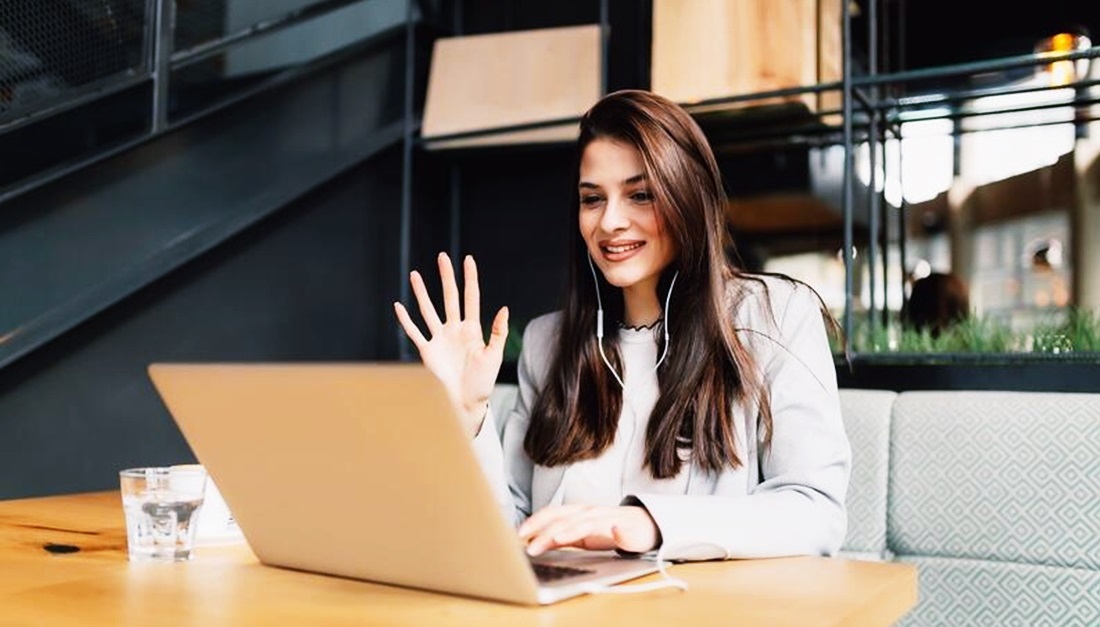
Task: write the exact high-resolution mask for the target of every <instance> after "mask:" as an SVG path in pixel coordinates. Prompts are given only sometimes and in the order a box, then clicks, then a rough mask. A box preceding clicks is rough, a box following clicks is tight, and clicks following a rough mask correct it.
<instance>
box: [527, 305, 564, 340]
mask: <svg viewBox="0 0 1100 627" xmlns="http://www.w3.org/2000/svg"><path fill="white" fill-rule="evenodd" d="M561 316H562V312H561V311H551V312H549V313H544V314H541V315H538V316H535V317H534V318H531V321H530V322H528V323H527V326H526V327H525V328H524V330H523V335H524V336H525V337H544V336H553V335H555V334H557V332H558V327H559V326H561Z"/></svg>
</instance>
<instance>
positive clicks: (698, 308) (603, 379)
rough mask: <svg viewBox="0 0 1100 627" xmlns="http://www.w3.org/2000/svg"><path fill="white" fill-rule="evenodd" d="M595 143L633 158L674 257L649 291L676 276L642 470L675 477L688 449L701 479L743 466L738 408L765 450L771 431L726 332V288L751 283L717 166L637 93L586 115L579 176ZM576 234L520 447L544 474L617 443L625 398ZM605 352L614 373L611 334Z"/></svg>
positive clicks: (746, 364) (695, 129)
mask: <svg viewBox="0 0 1100 627" xmlns="http://www.w3.org/2000/svg"><path fill="white" fill-rule="evenodd" d="M599 138H604V139H610V140H613V141H616V142H620V143H623V144H625V145H628V146H632V147H634V148H635V149H637V150H638V151H639V153H640V154H641V156H642V159H643V162H644V164H645V170H646V175H647V177H648V180H649V182H650V186H651V192H652V193H653V195H654V197H655V200H656V202H655V207H656V209H655V210H656V211H657V212H658V223H659V224H660V225H661V228H662V229H663V230H664V231H665V232H666V233H667V234H668V236H669V237H670V238H671V239H672V241H673V242H675V250H676V251H677V253H676V258H675V259H674V260H673V261H672V263H671V264H669V267H667V268H666V269H665V271H664V272H663V274H662V277H661V279H660V281H659V282H658V288H657V290H658V294H660V295H663V294H665V293H666V291H667V290H668V289H669V283H670V281H671V277H672V273H673V272H676V271H678V272H679V275H678V277H677V278H676V286H675V287H676V289H675V293H673V294H672V304H671V305H670V307H669V309H670V310H671V313H669V314H668V315H667V316H666V319H665V320H664V321H663V324H667V325H669V328H668V330H669V333H670V337H671V338H672V345H671V346H670V348H669V352H668V356H667V358H666V361H665V362H664V363H663V364H662V366H661V368H660V370H659V371H658V373H657V377H658V386H659V395H658V399H657V403H656V406H655V407H654V408H653V412H652V414H651V416H650V420H649V426H648V428H647V430H646V436H645V437H646V440H645V451H646V453H645V465H646V467H648V469H649V470H650V472H651V474H652V476H653V477H654V478H657V479H662V478H669V477H673V476H675V475H676V474H678V473H679V472H680V469H681V464H682V460H681V458H680V456H679V455H678V454H677V448H678V447H679V448H681V449H684V448H689V449H690V451H691V456H692V458H693V460H694V463H695V464H697V465H698V466H699V467H701V468H702V469H705V470H707V471H713V472H718V471H721V470H722V469H723V468H727V467H733V468H737V467H739V466H740V465H741V464H742V463H743V461H744V460H742V459H741V458H740V457H739V456H738V454H737V442H736V436H735V433H736V432H735V428H734V413H733V408H734V406H735V405H737V404H742V403H748V404H751V403H752V402H754V401H755V406H756V408H757V410H758V411H759V414H760V421H761V422H760V425H761V430H762V434H761V435H762V438H763V441H764V445H765V446H767V445H768V444H769V443H770V440H771V431H772V422H771V409H770V405H769V398H768V394H767V390H766V388H765V386H764V383H763V380H762V377H761V375H760V372H759V371H758V368H757V364H756V363H755V361H754V360H753V358H752V356H751V355H750V354H749V352H748V350H747V349H746V348H745V346H744V344H743V343H742V342H741V340H740V339H739V338H738V337H737V334H736V332H735V329H734V325H733V319H732V312H731V306H736V304H734V303H733V302H731V298H730V293H729V292H728V291H727V287H728V286H729V285H730V281H731V280H736V279H745V280H754V279H753V278H752V277H750V276H749V275H746V274H743V273H741V272H740V271H739V270H738V269H737V268H736V266H735V265H734V264H733V263H731V261H730V258H729V257H728V254H729V250H730V248H731V247H732V243H731V242H730V238H729V234H728V230H727V227H726V218H725V205H726V193H725V189H724V187H723V185H722V177H721V174H720V172H719V169H718V164H717V162H716V161H715V158H714V154H713V152H712V151H711V149H710V145H709V143H708V142H707V139H706V137H705V136H704V134H703V132H702V130H701V129H700V128H699V126H698V125H697V124H696V123H695V121H694V120H693V119H692V118H691V116H690V115H689V114H688V113H687V112H686V111H684V110H683V109H682V108H681V107H679V106H678V105H676V104H675V103H673V102H671V101H669V100H667V99H665V98H663V97H661V96H658V95H656V94H653V93H650V92H646V91H639V90H624V91H618V92H615V93H612V94H609V95H607V96H605V97H603V98H602V99H601V100H600V101H599V102H597V103H596V104H595V105H594V106H593V107H592V108H591V109H590V110H589V111H588V112H587V113H585V115H584V116H583V117H582V119H581V123H580V136H579V139H578V142H577V152H576V156H577V160H578V168H577V170H578V171H579V159H580V155H582V154H583V153H584V150H585V148H586V147H587V146H588V145H589V144H590V143H591V142H592V141H593V140H595V139H599ZM578 202H579V201H578ZM574 210H575V211H577V210H579V205H574ZM574 215H575V214H574ZM573 232H574V235H573V238H572V249H573V250H572V254H571V261H570V271H569V272H570V275H569V285H568V289H567V291H566V297H565V305H564V311H563V314H562V316H561V323H560V327H559V329H558V333H559V335H558V337H557V344H556V348H555V350H554V355H553V357H552V362H551V367H550V371H549V375H548V378H547V381H546V383H545V385H544V386H543V389H542V391H541V392H540V393H539V395H538V398H537V400H536V401H535V403H534V407H533V408H532V411H531V422H530V426H529V427H528V430H527V435H526V439H525V440H524V450H525V451H526V452H527V454H528V456H530V458H531V459H532V460H533V461H534V462H535V463H538V464H541V465H544V466H555V465H559V464H566V463H570V462H574V461H579V460H583V459H589V458H592V457H595V456H597V455H598V454H599V453H600V452H602V451H603V450H605V449H606V448H607V447H608V446H610V445H611V443H612V442H613V441H614V439H615V432H616V428H617V425H618V420H619V414H620V412H621V410H622V395H621V392H622V391H621V390H620V389H619V386H618V383H617V382H616V381H615V380H614V379H613V378H612V376H611V374H610V373H609V372H608V370H607V368H606V367H605V366H604V364H603V362H602V360H601V358H600V355H599V348H598V345H597V340H596V333H595V329H596V309H597V301H596V290H595V287H594V286H593V284H592V281H593V278H592V275H591V273H590V269H589V265H588V257H587V254H588V253H587V248H586V247H585V243H584V241H583V238H582V237H581V234H580V233H579V229H576V228H574V229H573ZM597 275H599V273H597ZM596 280H597V281H598V285H599V289H600V291H601V293H602V294H604V304H605V310H604V312H605V321H609V322H608V326H609V327H610V326H611V325H613V324H614V323H615V321H617V320H621V319H622V315H623V311H622V308H623V305H622V299H621V298H615V297H614V294H616V290H617V289H618V288H615V287H613V286H611V285H610V284H609V283H607V281H605V280H604V278H603V276H602V275H600V276H599V277H598V278H597V279H596ZM755 280H759V279H755ZM608 295H612V297H610V298H609V297H608ZM735 300H736V297H735ZM764 300H765V301H767V299H764ZM677 312H678V313H677ZM604 348H605V350H606V352H607V356H608V359H609V360H610V361H611V362H612V364H613V365H614V366H615V368H616V370H618V371H621V370H622V362H621V358H620V356H619V350H618V338H617V334H616V333H609V334H607V336H605V337H604ZM670 373H674V374H670ZM756 436H757V434H748V437H756Z"/></svg>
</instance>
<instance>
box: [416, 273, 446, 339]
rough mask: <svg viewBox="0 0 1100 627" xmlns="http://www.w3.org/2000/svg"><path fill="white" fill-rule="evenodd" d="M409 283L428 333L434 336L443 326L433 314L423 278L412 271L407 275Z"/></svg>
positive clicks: (432, 307) (435, 314)
mask: <svg viewBox="0 0 1100 627" xmlns="http://www.w3.org/2000/svg"><path fill="white" fill-rule="evenodd" d="M409 283H411V284H412V288H413V294H415V295H416V302H417V304H418V305H419V306H420V316H421V317H423V318H424V324H426V325H428V331H430V332H431V334H432V335H435V334H436V333H438V332H439V328H440V327H442V326H443V323H442V322H441V321H440V320H439V315H438V314H437V313H435V306H434V305H432V297H431V296H429V295H428V288H427V286H425V285H424V277H422V276H420V273H419V272H417V271H416V270H413V271H412V272H411V273H410V274H409Z"/></svg>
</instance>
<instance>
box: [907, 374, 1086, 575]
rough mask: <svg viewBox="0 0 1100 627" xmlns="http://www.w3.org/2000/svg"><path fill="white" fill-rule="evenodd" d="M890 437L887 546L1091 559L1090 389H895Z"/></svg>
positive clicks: (1069, 562)
mask: <svg viewBox="0 0 1100 627" xmlns="http://www.w3.org/2000/svg"><path fill="white" fill-rule="evenodd" d="M890 441H891V448H890V464H891V468H890V498H889V515H888V542H889V545H890V548H891V549H892V550H893V551H894V552H896V553H897V554H899V555H901V554H907V555H927V556H950V557H958V558H973V559H991V560H1000V561H1006V562H1026V563H1030V564H1043V565H1048V566H1065V567H1070V568H1084V569H1091V570H1100V394H1097V395H1089V394H1062V393H1040V392H1030V393H1029V392H984V391H981V392H979V391H972V392H915V391H914V392H905V393H903V394H901V395H900V396H899V398H898V400H897V402H896V403H895V404H894V417H893V431H892V435H891V440H890Z"/></svg>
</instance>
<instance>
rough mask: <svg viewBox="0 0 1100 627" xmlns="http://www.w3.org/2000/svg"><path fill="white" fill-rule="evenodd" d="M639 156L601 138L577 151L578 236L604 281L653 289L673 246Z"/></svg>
mask: <svg viewBox="0 0 1100 627" xmlns="http://www.w3.org/2000/svg"><path fill="white" fill-rule="evenodd" d="M651 190H652V188H651V186H650V184H649V181H648V180H647V179H646V171H645V165H644V163H643V162H642V155H641V153H639V152H638V151H637V150H636V149H635V148H633V147H632V146H629V145H626V144H623V143H620V142H617V141H613V140H610V139H604V138H599V139H595V140H593V141H592V142H591V143H589V144H588V146H587V147H586V148H585V149H584V153H583V154H582V155H581V171H580V185H579V187H578V190H577V191H578V193H579V194H580V216H579V220H578V222H579V224H580V230H581V237H583V238H584V241H585V243H586V244H587V246H588V254H590V255H592V260H593V261H595V262H596V266H597V267H598V268H599V269H600V271H601V272H603V275H604V278H605V279H607V282H608V283H610V284H612V285H614V286H616V287H620V288H623V289H630V290H635V289H647V290H652V291H653V292H654V293H656V291H657V280H658V279H659V278H660V276H661V271H662V270H664V268H665V267H666V266H667V265H668V264H669V263H671V262H672V259H673V257H674V256H675V255H676V245H675V243H674V242H672V240H671V239H670V238H669V237H668V235H667V233H666V232H665V230H664V228H663V225H662V224H661V220H660V217H659V215H658V213H657V206H656V201H655V200H654V197H653V193H652V191H651Z"/></svg>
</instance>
